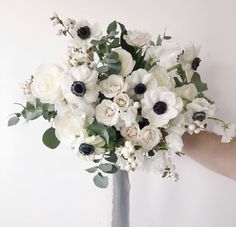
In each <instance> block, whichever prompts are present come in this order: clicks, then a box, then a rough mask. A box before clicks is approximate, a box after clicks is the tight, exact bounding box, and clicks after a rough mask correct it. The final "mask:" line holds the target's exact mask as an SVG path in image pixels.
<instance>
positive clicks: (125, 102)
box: [113, 93, 131, 111]
mask: <svg viewBox="0 0 236 227" xmlns="http://www.w3.org/2000/svg"><path fill="white" fill-rule="evenodd" d="M113 102H114V103H116V105H117V106H118V107H119V108H120V110H121V111H126V110H127V109H128V107H129V106H130V104H131V100H130V98H129V96H128V95H127V94H125V93H120V94H118V95H116V96H115V97H114V99H113Z"/></svg>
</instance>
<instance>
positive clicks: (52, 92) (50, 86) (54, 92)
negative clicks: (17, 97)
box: [31, 65, 64, 104]
mask: <svg viewBox="0 0 236 227" xmlns="http://www.w3.org/2000/svg"><path fill="white" fill-rule="evenodd" d="M63 76H64V70H63V68H61V67H60V66H57V65H41V66H39V67H38V68H37V70H36V73H35V74H34V78H33V82H32V84H31V92H32V94H33V96H34V97H36V98H39V99H40V101H41V102H43V103H51V104H55V103H57V102H58V101H60V100H62V92H61V79H62V78H63Z"/></svg>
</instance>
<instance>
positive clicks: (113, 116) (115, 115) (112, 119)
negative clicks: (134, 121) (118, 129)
mask: <svg viewBox="0 0 236 227" xmlns="http://www.w3.org/2000/svg"><path fill="white" fill-rule="evenodd" d="M95 112H96V119H97V121H98V122H100V123H102V124H104V125H107V126H113V125H115V124H116V123H117V122H118V121H119V107H118V106H117V105H116V104H115V103H114V102H112V101H111V100H107V99H104V100H102V102H101V103H100V104H99V105H97V107H96V110H95Z"/></svg>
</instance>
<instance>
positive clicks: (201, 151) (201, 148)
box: [183, 132, 236, 180]
mask: <svg viewBox="0 0 236 227" xmlns="http://www.w3.org/2000/svg"><path fill="white" fill-rule="evenodd" d="M183 140H184V153H185V154H187V155H188V156H189V157H191V158H192V159H194V160H195V161H197V162H198V163H200V164H201V165H203V166H205V167H206V168H208V169H210V170H212V171H214V172H216V173H218V174H221V175H223V176H226V177H229V178H231V179H233V180H236V138H234V139H233V140H232V141H231V142H230V143H221V137H220V136H217V135H215V134H213V133H210V132H202V133H199V134H195V135H189V134H188V133H186V134H184V137H183Z"/></svg>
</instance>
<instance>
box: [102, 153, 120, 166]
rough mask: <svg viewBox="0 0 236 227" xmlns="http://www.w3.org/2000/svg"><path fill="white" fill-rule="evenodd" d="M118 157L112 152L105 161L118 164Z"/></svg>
mask: <svg viewBox="0 0 236 227" xmlns="http://www.w3.org/2000/svg"><path fill="white" fill-rule="evenodd" d="M117 159H118V158H117V155H116V154H115V152H114V151H111V152H110V153H109V154H108V155H107V157H105V160H107V161H108V162H113V163H116V162H117Z"/></svg>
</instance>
